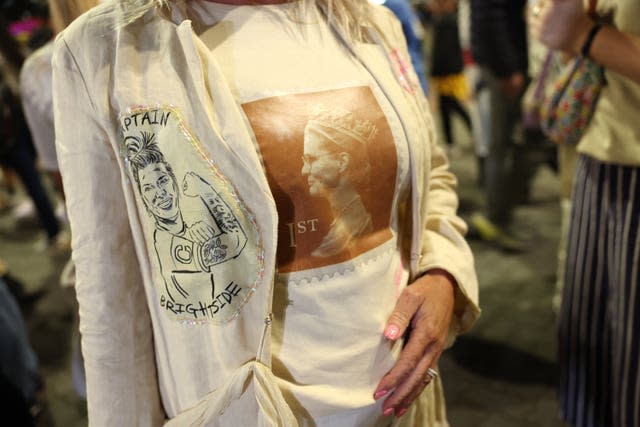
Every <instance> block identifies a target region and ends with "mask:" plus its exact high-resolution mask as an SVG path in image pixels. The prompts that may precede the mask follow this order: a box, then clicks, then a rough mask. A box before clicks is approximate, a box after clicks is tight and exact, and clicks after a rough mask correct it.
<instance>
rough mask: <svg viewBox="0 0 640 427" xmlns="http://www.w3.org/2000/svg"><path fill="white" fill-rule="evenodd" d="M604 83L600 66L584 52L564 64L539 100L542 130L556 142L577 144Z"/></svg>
mask: <svg viewBox="0 0 640 427" xmlns="http://www.w3.org/2000/svg"><path fill="white" fill-rule="evenodd" d="M604 85H605V79H604V68H603V67H602V66H601V65H599V64H596V63H595V62H593V61H592V60H590V59H589V58H585V57H584V56H582V55H580V56H578V57H577V58H576V59H575V60H574V61H573V62H571V63H569V64H567V66H566V67H565V69H564V70H563V71H562V72H561V73H560V76H559V77H558V79H557V80H556V82H555V88H554V90H553V92H552V93H551V94H550V96H549V97H548V98H547V99H546V100H545V102H543V103H542V105H541V108H540V120H541V126H542V130H543V131H544V133H545V134H546V135H547V136H548V137H549V139H550V140H552V141H553V142H555V143H557V144H577V143H578V141H580V138H581V137H582V135H583V134H584V131H585V129H586V127H587V125H588V124H589V121H590V120H591V117H592V116H593V113H594V111H595V107H596V104H597V101H598V97H599V96H600V92H601V91H602V88H603V87H604Z"/></svg>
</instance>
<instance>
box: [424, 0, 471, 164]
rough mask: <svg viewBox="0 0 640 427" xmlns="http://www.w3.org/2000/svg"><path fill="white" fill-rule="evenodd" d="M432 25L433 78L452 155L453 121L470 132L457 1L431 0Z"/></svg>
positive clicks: (446, 141) (467, 92)
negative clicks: (454, 118) (457, 118)
mask: <svg viewBox="0 0 640 427" xmlns="http://www.w3.org/2000/svg"><path fill="white" fill-rule="evenodd" d="M428 6H429V9H430V11H431V16H432V23H433V47H432V54H431V77H432V82H433V85H434V87H435V91H436V92H437V95H438V102H439V107H440V119H441V120H442V128H443V131H444V137H445V141H444V142H445V143H446V144H447V148H448V149H449V153H452V152H453V149H454V147H456V145H455V144H454V140H453V130H452V128H451V119H452V116H453V114H457V115H458V116H459V117H460V118H461V119H462V122H463V123H464V125H465V126H466V128H467V130H468V131H469V132H471V131H472V127H471V118H470V117H469V113H467V109H466V107H465V106H463V104H464V103H465V102H466V101H467V98H468V96H469V91H468V84H467V78H466V76H465V74H464V60H463V57H462V47H461V45H460V32H459V29H458V14H457V13H456V12H457V1H456V0H431V1H430V2H429V3H428Z"/></svg>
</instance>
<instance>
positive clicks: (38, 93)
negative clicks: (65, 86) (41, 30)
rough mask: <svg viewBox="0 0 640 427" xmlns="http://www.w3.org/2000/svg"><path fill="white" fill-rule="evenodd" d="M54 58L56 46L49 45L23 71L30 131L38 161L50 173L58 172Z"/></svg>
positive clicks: (24, 105) (22, 81) (21, 84)
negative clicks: (53, 79)
mask: <svg viewBox="0 0 640 427" xmlns="http://www.w3.org/2000/svg"><path fill="white" fill-rule="evenodd" d="M52 55H53V42H49V43H47V44H45V45H44V46H42V47H41V48H40V49H38V50H36V51H35V52H33V53H32V54H31V55H29V57H28V58H27V60H26V61H25V63H24V65H23V66H22V69H21V70H20V95H21V98H22V107H23V109H24V115H25V116H26V118H27V123H28V124H29V129H30V130H31V136H32V137H33V142H34V145H35V147H36V151H37V153H38V161H39V163H40V165H41V166H42V167H43V168H44V169H45V170H47V171H57V170H58V158H57V156H56V141H55V132H54V130H53V99H52V89H51V56H52Z"/></svg>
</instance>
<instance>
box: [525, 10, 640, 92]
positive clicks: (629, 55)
mask: <svg viewBox="0 0 640 427" xmlns="http://www.w3.org/2000/svg"><path fill="white" fill-rule="evenodd" d="M534 8H537V9H534ZM534 10H535V12H533V11H534ZM528 16H529V23H530V25H531V29H532V32H533V34H534V36H535V37H536V38H537V39H538V40H540V41H541V42H542V43H544V44H545V45H547V46H548V47H549V48H551V49H556V50H562V51H565V52H568V53H570V54H572V55H574V56H575V55H577V54H579V53H580V51H581V49H582V46H583V45H584V42H585V41H586V40H587V36H588V34H589V32H590V31H591V29H592V28H593V26H594V25H595V22H594V21H593V20H592V19H591V18H590V17H589V16H588V15H587V13H586V11H585V9H584V5H583V3H582V1H581V0H540V2H539V3H538V4H537V5H534V6H533V7H532V11H531V13H529V15H528ZM637 19H640V16H639V17H637ZM589 57H590V58H591V59H593V60H594V61H596V62H597V63H599V64H601V65H603V66H604V67H605V68H607V69H609V70H611V71H615V72H617V73H619V74H622V75H623V76H625V77H628V78H630V79H631V80H633V81H635V82H636V83H640V35H635V34H629V33H625V32H622V31H618V30H617V29H615V28H613V27H610V26H606V27H603V28H602V29H601V30H600V31H599V32H598V33H597V34H596V36H595V38H594V39H593V43H592V44H591V49H590V50H589Z"/></svg>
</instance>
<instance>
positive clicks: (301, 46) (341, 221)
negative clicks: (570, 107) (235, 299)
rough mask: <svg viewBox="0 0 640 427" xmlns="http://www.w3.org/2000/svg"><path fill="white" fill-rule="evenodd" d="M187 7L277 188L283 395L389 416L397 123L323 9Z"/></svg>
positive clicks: (397, 277) (372, 422)
mask: <svg viewBox="0 0 640 427" xmlns="http://www.w3.org/2000/svg"><path fill="white" fill-rule="evenodd" d="M193 7H194V9H195V12H196V13H197V14H198V15H200V19H201V20H202V22H203V23H204V24H205V25H206V26H208V29H206V30H205V31H204V32H203V33H202V34H200V38H201V39H202V40H203V41H204V43H205V44H206V45H207V46H208V47H209V48H210V49H211V51H212V53H213V56H214V57H215V58H216V60H217V63H218V66H219V67H220V68H221V70H222V72H223V74H224V76H225V78H226V80H227V82H226V83H227V85H228V86H229V87H230V89H231V91H232V93H233V94H234V96H235V98H236V99H237V101H238V103H239V104H240V105H241V107H242V109H243V111H244V112H245V115H246V120H247V121H248V123H249V125H250V127H251V129H253V132H254V136H255V143H256V149H257V150H258V152H259V153H260V155H261V159H262V162H263V167H264V169H265V172H266V175H267V177H268V180H269V183H270V187H271V190H272V193H273V196H274V198H275V200H276V205H277V209H278V215H279V230H278V253H277V258H278V261H277V263H278V265H277V268H278V273H277V275H276V278H275V280H276V285H275V291H274V293H275V296H274V324H273V326H274V327H273V331H274V336H273V370H274V372H275V374H276V376H277V377H278V378H279V380H280V385H281V387H282V389H283V392H284V394H285V397H286V398H287V400H288V402H289V403H290V404H291V405H292V407H293V409H294V413H296V414H297V416H298V417H303V418H305V419H300V422H301V425H317V426H356V425H357V426H378V425H386V424H388V423H389V421H390V420H389V419H388V418H385V417H382V416H381V410H380V404H381V402H377V403H376V402H375V401H374V400H373V396H372V395H373V391H374V390H375V387H376V385H377V383H378V381H379V380H380V378H381V377H382V376H383V375H384V373H385V372H386V371H388V369H390V368H391V366H393V363H394V361H395V359H396V357H397V354H398V352H399V350H400V346H399V344H396V345H394V346H392V345H391V344H390V343H389V342H388V341H386V340H385V339H384V337H383V335H382V332H383V328H384V325H385V322H386V321H387V318H388V316H389V314H390V313H391V311H392V310H393V307H394V305H395V301H396V299H397V297H398V295H399V293H400V291H401V290H402V288H403V287H404V286H406V284H407V279H408V272H407V266H406V265H405V264H406V263H404V264H403V261H402V259H401V255H400V253H401V252H400V245H401V242H400V241H399V237H398V236H399V234H400V233H398V229H399V222H400V220H399V218H398V216H399V212H398V206H399V204H400V203H401V202H402V201H404V200H405V199H406V197H407V196H408V193H409V191H408V186H409V158H408V155H409V154H408V147H407V143H406V137H405V135H404V131H403V130H402V126H401V124H400V122H399V120H398V118H397V116H396V114H395V112H394V111H393V109H392V107H391V105H390V103H389V102H388V100H387V99H386V97H385V95H384V94H383V92H382V91H381V90H380V88H379V87H378V86H377V84H376V83H375V81H374V80H373V78H372V77H371V75H370V74H369V73H368V72H367V71H366V70H365V69H364V68H363V67H362V66H361V65H360V64H359V63H358V62H357V61H356V60H355V59H353V57H352V56H351V55H350V54H349V52H348V51H347V50H346V48H345V47H344V45H342V44H340V43H339V42H338V40H337V39H336V36H335V34H334V33H333V32H332V30H331V29H330V28H329V27H328V25H327V24H326V23H325V22H324V20H322V19H320V16H319V15H318V14H319V12H318V11H317V10H316V9H315V8H311V9H310V10H308V11H307V12H305V14H304V15H302V14H300V13H299V12H298V9H297V8H296V5H295V4H291V3H289V4H282V5H260V6H231V5H223V4H218V3H211V2H197V3H195V5H194V6H193ZM264 34H268V35H269V44H263V43H262V42H261V38H262V37H263V35H264ZM214 102H215V99H214ZM303 414H307V415H308V417H307V416H305V415H303ZM311 420H312V423H311V422H309V421H311Z"/></svg>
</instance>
